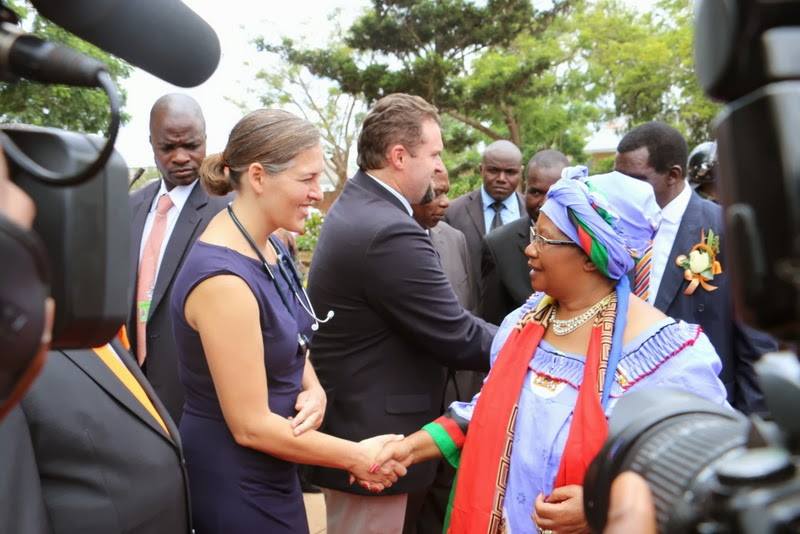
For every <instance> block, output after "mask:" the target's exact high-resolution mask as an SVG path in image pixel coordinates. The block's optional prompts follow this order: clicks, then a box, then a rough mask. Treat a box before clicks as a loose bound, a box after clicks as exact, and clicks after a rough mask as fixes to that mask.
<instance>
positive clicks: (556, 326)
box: [548, 292, 616, 336]
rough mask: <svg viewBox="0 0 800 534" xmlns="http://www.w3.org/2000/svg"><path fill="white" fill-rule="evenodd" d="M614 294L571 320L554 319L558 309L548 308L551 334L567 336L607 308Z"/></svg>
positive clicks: (556, 307)
mask: <svg viewBox="0 0 800 534" xmlns="http://www.w3.org/2000/svg"><path fill="white" fill-rule="evenodd" d="M615 294H616V293H613V292H612V293H609V294H608V295H606V296H605V297H603V298H602V299H600V300H599V301H598V302H596V303H595V304H594V305H593V306H592V307H591V308H589V309H588V310H586V311H585V312H583V313H582V314H580V315H576V316H575V317H573V318H572V319H556V310H557V309H558V306H552V307H551V308H550V317H549V318H548V322H549V323H550V326H551V327H552V328H553V333H554V334H555V335H557V336H566V335H567V334H569V333H572V332H574V331H575V330H577V329H578V328H579V327H580V326H582V325H583V324H584V323H586V322H587V321H588V320H589V319H591V318H592V317H594V316H595V315H597V314H598V313H600V311H601V310H602V309H603V308H605V307H606V306H608V304H609V303H610V302H611V299H612V298H613V297H614V295H615Z"/></svg>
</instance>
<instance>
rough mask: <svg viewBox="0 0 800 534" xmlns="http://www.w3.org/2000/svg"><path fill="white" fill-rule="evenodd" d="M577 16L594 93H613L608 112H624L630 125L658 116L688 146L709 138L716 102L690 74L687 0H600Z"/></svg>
mask: <svg viewBox="0 0 800 534" xmlns="http://www.w3.org/2000/svg"><path fill="white" fill-rule="evenodd" d="M578 19H579V23H578V28H580V32H579V34H578V35H579V40H580V48H581V50H582V51H583V52H582V53H583V57H584V58H585V60H586V62H587V65H588V75H589V78H590V79H591V80H592V81H593V82H594V88H593V91H594V96H595V97H596V98H602V96H603V95H611V96H613V98H612V99H611V101H613V105H612V106H611V109H610V110H609V112H610V113H609V114H610V115H612V116H616V115H622V116H627V117H628V118H629V119H630V122H631V124H632V125H635V124H639V123H642V122H646V121H650V120H662V121H664V122H667V123H670V124H672V125H673V126H675V127H677V128H678V129H680V130H681V131H682V132H683V133H684V134H685V135H686V136H687V139H688V141H689V144H690V145H694V144H697V143H700V142H702V141H705V140H708V139H710V138H711V121H712V120H713V118H714V117H715V116H716V114H717V113H718V112H719V109H720V107H719V105H717V104H715V103H713V102H711V101H710V100H709V99H708V98H707V97H706V96H705V95H704V94H703V91H702V90H701V89H700V86H699V84H698V82H697V77H696V76H695V73H694V55H693V51H692V40H693V27H692V7H691V2H690V0H662V1H660V2H658V3H657V4H656V7H655V9H653V10H650V11H648V12H644V13H642V12H639V11H636V10H635V9H632V8H630V7H628V6H626V5H625V4H623V3H621V2H620V1H619V0H601V1H599V2H597V3H595V4H594V5H593V6H591V7H590V8H589V9H588V10H587V11H586V12H585V13H582V14H580V15H579V16H578Z"/></svg>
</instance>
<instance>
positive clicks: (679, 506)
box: [584, 0, 800, 534]
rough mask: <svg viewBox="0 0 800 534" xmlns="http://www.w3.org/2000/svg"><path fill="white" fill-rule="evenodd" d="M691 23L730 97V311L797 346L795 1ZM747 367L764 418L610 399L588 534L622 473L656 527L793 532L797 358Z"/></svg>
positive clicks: (799, 424)
mask: <svg viewBox="0 0 800 534" xmlns="http://www.w3.org/2000/svg"><path fill="white" fill-rule="evenodd" d="M695 25H696V27H695V30H696V31H695V35H696V41H695V63H696V69H697V75H698V78H699V80H700V83H701V85H702V86H703V88H704V89H705V91H706V92H707V93H708V94H709V95H710V96H711V97H713V98H717V99H719V100H724V101H726V102H728V104H727V106H726V107H725V109H724V110H723V111H722V112H721V113H720V115H719V116H718V117H717V119H716V122H715V130H716V134H717V147H718V148H717V150H718V159H719V175H720V176H719V180H720V181H721V182H722V183H721V189H722V195H721V200H722V204H723V207H724V210H725V222H726V228H727V235H728V236H735V237H734V238H731V239H728V241H727V243H724V244H723V245H724V246H726V247H727V248H726V257H727V258H728V268H727V272H728V273H729V275H730V276H731V277H732V281H733V289H734V298H735V302H736V307H737V312H738V314H739V315H740V316H741V317H742V318H743V319H744V320H745V322H747V323H749V324H751V325H753V326H757V327H760V328H762V329H764V330H767V331H769V332H770V333H772V334H774V335H775V336H777V337H780V338H782V339H784V340H786V341H788V342H793V343H796V342H797V341H798V340H800V55H798V53H797V51H798V50H800V2H797V1H788V0H700V1H699V2H698V3H697V4H696V22H695ZM755 367H756V371H757V375H758V380H759V384H760V386H761V390H762V391H763V392H764V396H765V400H766V403H767V407H768V409H769V413H770V415H771V417H772V418H773V419H774V421H770V422H766V421H764V420H762V419H760V418H759V417H758V416H751V417H750V418H749V419H747V418H745V417H744V416H742V415H740V414H737V413H735V412H733V411H732V410H729V409H723V408H720V407H719V406H716V405H713V404H711V403H709V402H708V401H705V400H703V399H701V398H699V397H696V396H693V395H690V394H687V393H680V392H675V391H672V390H663V389H656V390H651V391H642V392H637V393H633V394H631V395H630V396H629V397H625V398H623V399H621V400H620V401H619V404H618V405H617V406H616V408H615V411H614V413H613V415H612V416H611V420H610V433H609V435H610V437H609V440H608V441H607V442H606V445H605V446H604V448H603V450H602V451H601V452H600V454H599V455H598V456H597V458H596V459H595V460H594V462H593V463H592V465H591V467H590V468H589V471H588V472H587V475H586V479H585V481H584V507H585V511H586V515H587V519H588V521H589V524H590V525H591V526H592V528H593V530H594V531H596V532H600V531H602V529H603V528H604V526H605V522H606V514H607V508H608V504H609V501H608V499H609V494H610V488H611V483H612V481H613V480H614V478H616V476H617V475H618V474H620V473H621V472H623V471H625V470H631V471H634V472H636V473H638V474H639V475H641V476H642V477H643V478H644V479H645V480H646V481H647V482H648V485H649V487H650V490H651V493H652V496H653V501H654V503H655V507H656V519H657V523H658V528H659V531H661V532H669V533H684V532H702V533H738V532H742V533H747V534H770V533H784V532H786V533H788V532H800V471H799V468H800V459H799V458H800V418H799V417H797V406H800V362H798V357H797V354H795V353H793V352H782V353H770V354H767V355H764V356H763V357H762V358H761V360H760V361H759V362H757V363H756V365H755ZM643 406H644V407H645V408H644V409H643V408H642V407H643Z"/></svg>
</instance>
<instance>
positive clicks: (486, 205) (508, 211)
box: [481, 186, 520, 234]
mask: <svg viewBox="0 0 800 534" xmlns="http://www.w3.org/2000/svg"><path fill="white" fill-rule="evenodd" d="M481 201H482V202H483V224H484V230H485V232H486V233H487V234H488V233H489V232H491V231H492V221H493V220H494V214H495V211H494V208H493V207H492V204H494V202H495V200H494V199H493V198H492V197H490V196H489V193H487V192H486V188H484V187H483V186H481ZM502 204H503V207H502V208H501V209H500V220H501V221H503V224H508V223H510V222H512V221H516V220H517V219H519V218H520V214H519V202H517V195H515V194H514V193H511V194H510V195H508V196H507V197H506V199H505V200H503V201H502Z"/></svg>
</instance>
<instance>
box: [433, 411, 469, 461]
mask: <svg viewBox="0 0 800 534" xmlns="http://www.w3.org/2000/svg"><path fill="white" fill-rule="evenodd" d="M422 430H424V431H425V432H427V433H428V434H430V435H431V437H432V438H433V441H434V443H436V446H437V447H439V450H440V451H441V452H442V456H443V457H444V459H445V460H447V462H448V463H449V464H450V465H452V466H453V468H454V469H458V461H459V458H460V457H461V447H463V446H464V440H466V439H467V436H466V435H465V434H464V432H463V431H462V430H461V427H459V426H458V424H457V423H456V422H455V421H453V420H452V419H451V418H449V417H445V416H442V417H439V418H438V419H436V420H435V421H433V422H432V423H428V424H427V425H425V426H423V427H422Z"/></svg>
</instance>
